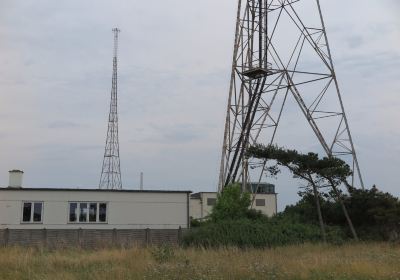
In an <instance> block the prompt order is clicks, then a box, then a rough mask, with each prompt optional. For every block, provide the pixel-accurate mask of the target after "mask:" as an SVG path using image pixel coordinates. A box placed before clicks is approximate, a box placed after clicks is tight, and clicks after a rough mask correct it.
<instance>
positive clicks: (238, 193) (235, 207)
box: [210, 183, 251, 222]
mask: <svg viewBox="0 0 400 280" xmlns="http://www.w3.org/2000/svg"><path fill="white" fill-rule="evenodd" d="M250 204H251V199H250V193H248V192H242V189H241V186H240V184H238V183H236V184H230V185H227V186H226V187H225V188H224V189H223V191H222V192H221V193H219V194H218V196H217V201H216V203H215V205H214V207H213V209H212V212H211V214H210V219H211V220H212V221H214V222H216V221H222V220H235V219H241V218H246V217H248V215H249V211H250V210H249V207H250Z"/></svg>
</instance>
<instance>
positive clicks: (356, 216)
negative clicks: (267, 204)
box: [183, 145, 400, 248]
mask: <svg viewBox="0 0 400 280" xmlns="http://www.w3.org/2000/svg"><path fill="white" fill-rule="evenodd" d="M248 156H251V157H254V158H258V159H261V160H263V162H269V164H268V165H266V167H265V170H266V171H267V172H266V173H267V174H268V175H269V176H276V175H277V174H279V173H280V170H281V169H282V168H286V169H288V170H289V171H290V172H291V173H292V175H293V177H294V178H297V179H300V180H301V181H302V182H303V183H306V185H305V186H304V187H302V188H301V191H299V195H300V196H301V200H300V201H299V202H298V203H296V204H295V205H290V206H288V207H286V209H285V211H283V212H282V213H279V214H278V215H276V216H274V217H271V218H268V217H266V216H264V215H263V214H262V213H261V212H259V211H255V210H253V209H251V204H252V198H251V197H252V195H250V193H248V192H243V191H242V186H241V185H240V184H229V185H227V186H225V187H224V189H223V191H222V192H221V193H220V194H218V197H217V201H216V204H215V205H214V207H213V209H212V212H211V213H210V215H209V216H208V217H207V218H206V219H205V220H202V221H197V220H193V221H192V230H191V231H190V232H189V233H188V234H186V236H184V242H183V243H184V245H185V246H197V247H205V248H218V247H225V246H235V247H239V248H271V247H276V246H285V245H296V244H303V243H318V242H323V243H331V244H336V245H337V244H341V243H343V242H347V241H349V240H353V241H359V240H360V239H361V240H363V241H391V242H399V241H400V201H399V199H398V198H396V197H394V196H392V195H391V194H389V193H383V192H381V191H379V190H378V189H377V188H376V187H375V186H374V187H372V188H371V189H365V190H363V189H356V188H353V186H351V185H350V184H349V182H348V181H349V179H350V178H349V177H350V176H351V175H352V171H351V169H350V167H349V165H348V164H346V163H345V162H344V161H343V160H341V159H338V158H334V157H331V158H328V157H324V158H322V159H320V158H319V156H318V154H315V153H308V154H301V153H299V152H297V151H296V150H287V149H284V148H279V147H277V146H271V145H270V146H263V145H256V146H253V147H250V149H249V150H248ZM343 186H344V187H345V188H346V190H345V191H343V190H342V189H341V188H340V187H343ZM253 192H256V193H257V190H253ZM253 198H254V197H253Z"/></svg>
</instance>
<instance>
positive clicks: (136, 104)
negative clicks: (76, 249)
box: [0, 0, 400, 209]
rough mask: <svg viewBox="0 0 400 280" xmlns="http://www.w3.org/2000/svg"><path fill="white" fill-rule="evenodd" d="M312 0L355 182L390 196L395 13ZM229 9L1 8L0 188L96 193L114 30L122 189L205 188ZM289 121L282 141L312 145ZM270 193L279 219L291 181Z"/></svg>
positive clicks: (390, 8)
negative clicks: (359, 175) (16, 180)
mask: <svg viewBox="0 0 400 280" xmlns="http://www.w3.org/2000/svg"><path fill="white" fill-rule="evenodd" d="M321 3H322V9H323V12H324V16H325V21H326V26H327V32H328V36H329V40H330V44H331V48H332V53H333V57H334V62H335V66H336V72H337V76H338V78H339V82H340V85H341V89H342V93H343V99H344V103H345V108H346V112H347V115H348V118H349V122H350V127H351V131H352V134H353V137H354V141H355V144H356V149H357V151H358V156H359V160H360V165H361V168H362V172H363V175H364V177H365V178H364V179H365V182H366V185H367V186H371V185H372V184H377V185H378V186H379V187H380V188H381V189H383V190H384V191H390V192H392V193H394V194H395V195H397V196H399V195H400V189H399V187H400V186H399V182H398V179H397V176H396V175H397V173H398V170H399V168H400V157H399V155H400V129H399V121H400V110H399V109H400V99H399V92H400V81H399V77H400V19H399V18H400V17H399V15H400V3H399V1H397V0H379V1H377V0H375V1H373V0H367V1H365V0H352V1H346V0H336V1H328V0H321ZM236 7H237V4H236V1H232V0H217V1H216V0H202V1H193V0H186V1H183V0H167V1H152V2H151V3H149V2H146V1H139V0H130V1H122V0H113V1H105V0H104V1H99V0H96V1H94V0H91V1H82V0H79V1H78V0H69V1H52V0H19V1H18V0H1V2H0V128H1V129H0V158H1V160H0V185H2V186H6V185H7V184H8V173H7V171H8V170H10V169H13V168H18V169H23V170H24V171H25V177H24V185H25V186H30V187H93V188H95V187H97V185H98V180H99V176H100V171H101V163H102V157H103V152H104V144H105V143H104V142H105V136H106V129H107V126H106V125H107V123H106V121H107V114H108V106H109V98H110V87H111V71H112V32H111V29H112V28H113V27H115V26H117V27H119V28H120V29H121V34H120V54H119V57H120V60H119V77H120V79H119V102H120V103H119V110H120V111H119V114H120V150H121V168H122V180H123V185H124V187H125V188H137V187H138V184H139V173H140V171H143V172H144V173H145V187H147V188H153V189H154V188H156V189H189V190H193V191H210V190H215V188H216V184H217V178H218V164H219V156H220V149H221V145H222V134H223V126H224V118H225V107H226V102H227V97H228V86H229V77H230V68H231V57H232V47H233V46H232V44H233V36H234V26H235V15H236ZM310 16H314V15H312V14H310ZM289 108H292V107H289ZM296 114H298V115H297V117H294V118H292V119H290V118H289V119H287V120H285V119H282V123H281V127H280V129H279V131H280V132H279V133H280V137H281V138H280V139H283V140H282V143H283V144H285V145H288V146H290V143H289V142H290V141H289V140H290V139H293V138H294V136H295V137H296V140H297V139H298V141H299V143H304V144H306V143H307V144H309V145H310V143H311V146H312V145H313V144H314V143H316V141H317V140H316V138H315V136H314V135H313V134H312V132H311V130H310V129H309V128H307V127H306V126H305V124H306V122H305V120H304V119H302V118H301V117H302V116H301V113H300V111H293V112H287V115H288V116H289V115H294V116H296ZM297 122H299V123H301V124H297ZM302 125H304V126H302ZM276 184H277V191H278V192H279V194H280V195H279V205H280V209H282V207H284V205H285V204H287V203H290V202H294V201H296V200H297V195H296V192H297V189H296V182H295V181H294V180H290V179H287V178H284V179H282V180H280V181H278V182H276Z"/></svg>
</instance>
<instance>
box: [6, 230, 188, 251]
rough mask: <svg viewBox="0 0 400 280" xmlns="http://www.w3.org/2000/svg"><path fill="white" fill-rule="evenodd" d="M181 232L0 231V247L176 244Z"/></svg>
mask: <svg viewBox="0 0 400 280" xmlns="http://www.w3.org/2000/svg"><path fill="white" fill-rule="evenodd" d="M185 232H186V230H184V229H113V230H107V229H103V230H102V229H100V230H99V229H0V246H30V247H47V248H67V247H82V248H103V247H111V246H113V247H123V248H129V247H133V246H147V245H163V244H168V245H178V244H179V243H180V242H181V240H182V236H183V234H184V233H185Z"/></svg>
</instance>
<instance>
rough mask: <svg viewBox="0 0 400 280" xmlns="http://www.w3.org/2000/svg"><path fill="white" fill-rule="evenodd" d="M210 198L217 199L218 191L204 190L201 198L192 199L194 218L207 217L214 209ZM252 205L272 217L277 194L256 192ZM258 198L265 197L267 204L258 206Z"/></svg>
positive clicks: (275, 207) (191, 209)
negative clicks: (210, 203)
mask: <svg viewBox="0 0 400 280" xmlns="http://www.w3.org/2000/svg"><path fill="white" fill-rule="evenodd" d="M209 198H213V199H216V198H217V193H216V192H202V193H200V198H191V199H190V216H191V217H193V218H194V219H204V218H206V217H207V216H208V215H209V214H210V213H211V210H212V207H213V206H212V205H208V203H207V201H208V199H209ZM251 198H252V199H253V198H254V202H253V205H252V208H253V209H256V210H259V211H261V212H262V213H263V214H265V215H267V216H269V217H272V216H273V215H275V214H276V213H277V195H276V194H256V195H255V196H254V197H253V195H252V197H251ZM256 199H265V206H256Z"/></svg>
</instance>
